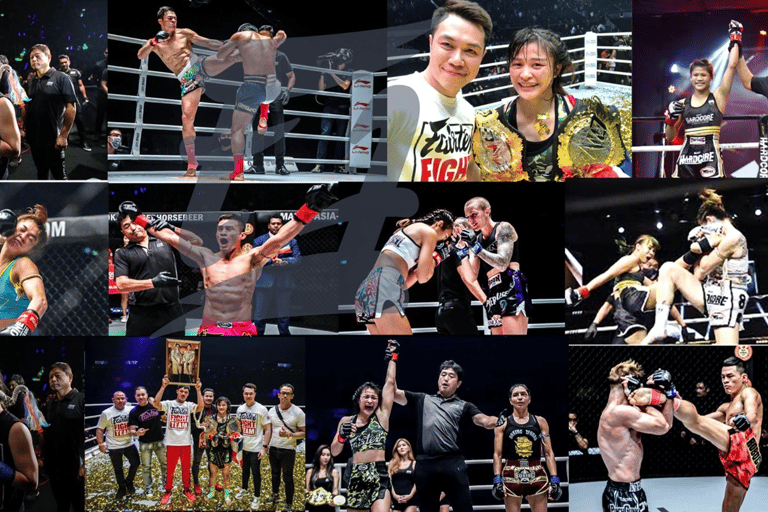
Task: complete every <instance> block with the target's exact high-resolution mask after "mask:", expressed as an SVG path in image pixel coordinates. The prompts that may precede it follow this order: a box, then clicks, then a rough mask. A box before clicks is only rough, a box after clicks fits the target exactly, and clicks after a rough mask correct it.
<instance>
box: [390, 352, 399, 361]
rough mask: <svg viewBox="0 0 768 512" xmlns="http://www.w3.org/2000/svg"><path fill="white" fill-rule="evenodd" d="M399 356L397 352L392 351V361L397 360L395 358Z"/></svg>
mask: <svg viewBox="0 0 768 512" xmlns="http://www.w3.org/2000/svg"><path fill="white" fill-rule="evenodd" d="M399 357H400V354H398V353H397V352H394V353H393V354H392V361H394V362H397V359H398V358H399Z"/></svg>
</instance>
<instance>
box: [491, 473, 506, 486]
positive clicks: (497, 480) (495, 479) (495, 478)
mask: <svg viewBox="0 0 768 512" xmlns="http://www.w3.org/2000/svg"><path fill="white" fill-rule="evenodd" d="M501 483H504V480H503V479H502V478H501V475H493V485H496V484H501Z"/></svg>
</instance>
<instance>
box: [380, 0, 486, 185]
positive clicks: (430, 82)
mask: <svg viewBox="0 0 768 512" xmlns="http://www.w3.org/2000/svg"><path fill="white" fill-rule="evenodd" d="M492 29H493V23H492V21H491V17H490V16H489V15H488V13H487V12H486V11H485V10H484V9H483V8H482V7H480V6H479V5H478V4H477V3H475V2H470V1H468V0H448V1H447V2H446V3H445V5H444V6H443V7H440V8H438V9H437V10H436V11H435V12H434V14H433V15H432V32H431V34H430V36H429V64H428V65H427V69H426V70H424V72H422V73H414V74H412V75H409V76H406V77H402V78H399V79H397V80H396V81H394V82H393V84H392V85H390V87H389V92H388V93H387V94H388V98H389V101H388V102H387V119H388V130H387V136H388V137H387V138H388V141H389V142H388V144H387V164H388V169H389V171H388V173H387V177H388V179H389V180H390V181H464V180H469V181H478V180H479V179H480V170H479V169H478V167H477V165H475V163H474V161H473V159H472V133H473V132H474V129H475V111H474V109H473V108H472V105H470V104H469V102H468V101H467V100H465V99H464V98H463V97H462V96H461V94H460V93H461V89H462V87H464V86H465V85H467V84H468V83H470V82H471V81H472V80H474V79H475V77H476V76H477V73H478V71H479V70H480V63H481V62H482V60H483V56H484V55H485V51H486V50H485V47H486V44H487V43H488V41H489V40H490V38H491V31H492Z"/></svg>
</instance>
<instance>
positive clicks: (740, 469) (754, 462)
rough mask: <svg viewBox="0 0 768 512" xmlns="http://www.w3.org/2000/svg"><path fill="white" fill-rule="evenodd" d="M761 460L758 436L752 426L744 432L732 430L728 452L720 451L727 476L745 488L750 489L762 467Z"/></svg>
mask: <svg viewBox="0 0 768 512" xmlns="http://www.w3.org/2000/svg"><path fill="white" fill-rule="evenodd" d="M761 460H762V457H761V455H760V447H759V446H758V444H757V437H756V436H755V433H754V432H752V429H751V428H750V429H747V430H746V431H744V432H736V431H731V446H730V448H729V450H728V453H724V452H720V462H722V463H723V468H724V469H725V474H726V476H731V477H732V478H733V479H735V480H736V481H737V482H738V483H740V484H741V485H742V486H743V487H744V488H745V489H749V481H750V480H751V479H752V477H753V476H754V474H755V473H756V472H757V468H759V467H760V461H761Z"/></svg>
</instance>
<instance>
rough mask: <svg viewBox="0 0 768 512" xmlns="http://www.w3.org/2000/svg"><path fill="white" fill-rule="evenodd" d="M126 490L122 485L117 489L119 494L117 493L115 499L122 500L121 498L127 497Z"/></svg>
mask: <svg viewBox="0 0 768 512" xmlns="http://www.w3.org/2000/svg"><path fill="white" fill-rule="evenodd" d="M125 491H126V489H125V486H120V487H119V488H118V489H117V494H115V499H116V500H121V499H123V498H125Z"/></svg>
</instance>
